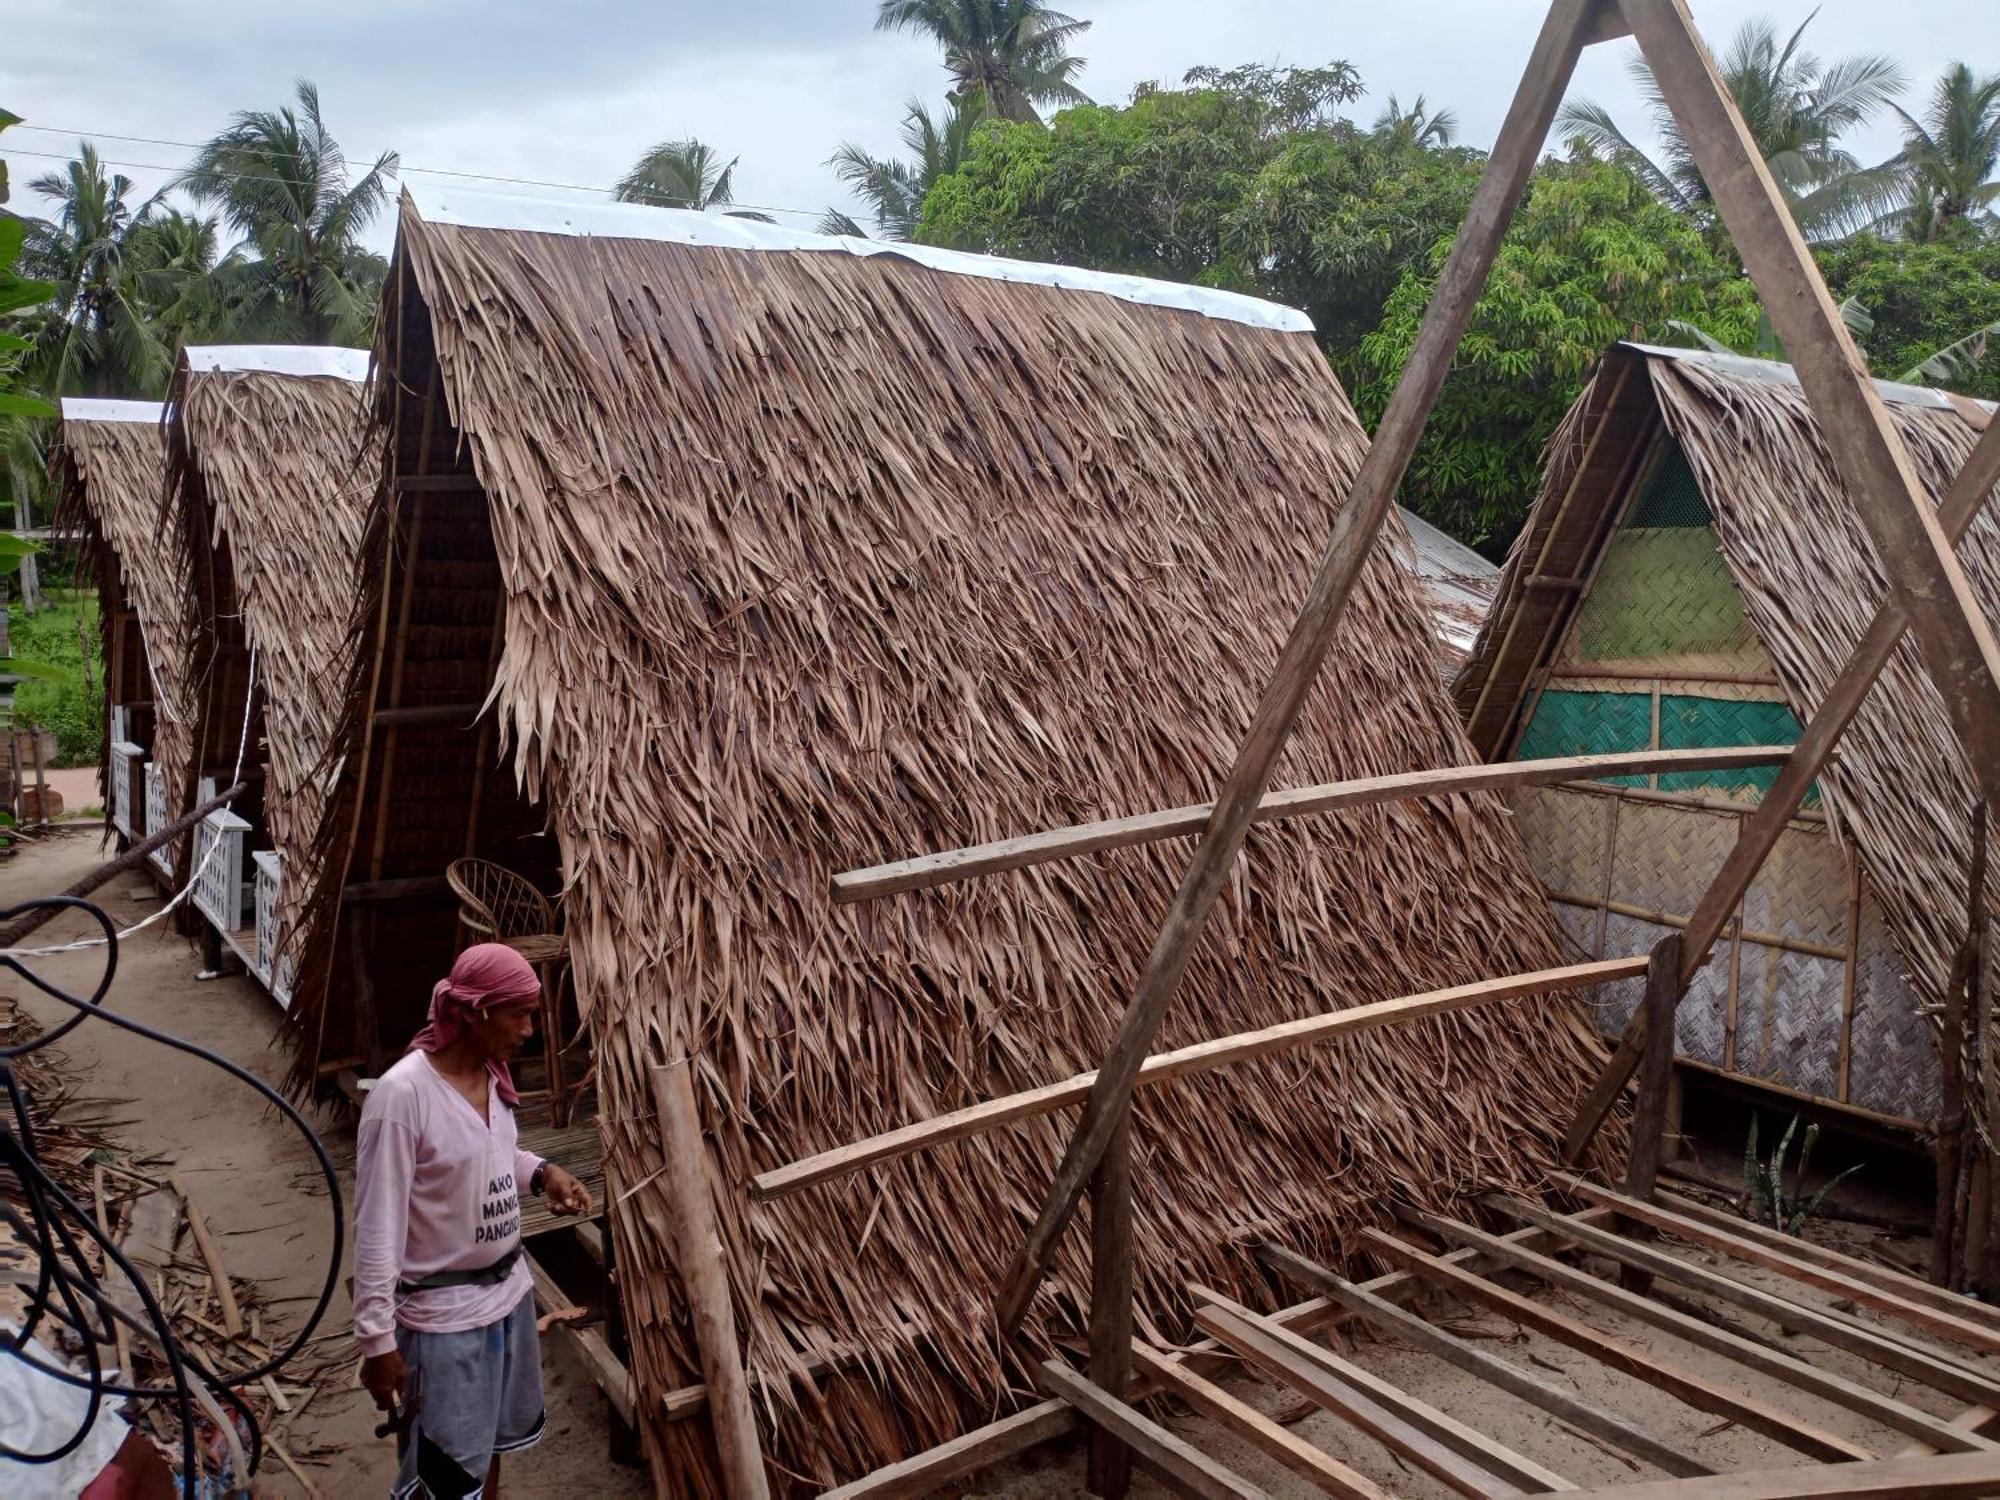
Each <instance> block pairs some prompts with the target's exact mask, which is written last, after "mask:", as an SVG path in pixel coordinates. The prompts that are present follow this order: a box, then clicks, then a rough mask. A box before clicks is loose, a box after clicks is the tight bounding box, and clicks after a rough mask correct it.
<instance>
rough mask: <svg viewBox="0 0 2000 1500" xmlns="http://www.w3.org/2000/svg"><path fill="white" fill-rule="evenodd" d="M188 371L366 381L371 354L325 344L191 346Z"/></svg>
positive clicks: (202, 373)
mask: <svg viewBox="0 0 2000 1500" xmlns="http://www.w3.org/2000/svg"><path fill="white" fill-rule="evenodd" d="M186 354H187V364H188V368H189V369H190V370H192V371H194V372H195V373H196V374H198V375H238V374H252V373H262V374H267V375H331V376H333V377H334V378H335V379H337V380H366V379H367V378H368V351H367V350H366V349H341V348H335V347H331V346H328V345H323V344H190V345H189V346H188V348H187V350H186Z"/></svg>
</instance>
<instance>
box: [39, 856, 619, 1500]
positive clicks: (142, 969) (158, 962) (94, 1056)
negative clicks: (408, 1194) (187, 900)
mask: <svg viewBox="0 0 2000 1500" xmlns="http://www.w3.org/2000/svg"><path fill="white" fill-rule="evenodd" d="M101 857H102V856H101V854H100V850H99V844H98V840H97V838H96V836H95V834H94V833H93V832H81V831H79V832H73V833H68V834H65V835H62V836H59V837H55V838H51V839H49V840H48V841H47V842H45V843H42V844H40V845H38V846H36V847H35V848H33V849H30V850H27V851H24V852H23V853H22V854H20V855H18V856H17V857H15V858H14V859H13V860H11V861H9V862H7V863H6V864H5V865H0V905H11V904H13V903H14V902H17V901H23V900H27V899H29V898H31V897H34V896H38V895H44V894H48V893H51V892H54V891H58V890H61V889H62V888H63V887H64V886H67V885H68V884H70V883H71V882H72V881H74V880H76V879H78V878H79V877H81V876H82V875H84V874H86V873H88V872H89V870H90V869H91V868H92V867H93V866H94V865H95V864H96V863H97V862H98V860H99V859H100V858H101ZM147 889H149V887H148V883H147V882H146V881H145V880H143V879H141V878H138V877H134V876H130V875H127V876H124V877H121V878H119V879H115V880H113V881H112V882H111V884H110V885H109V886H108V887H106V888H105V890H103V891H101V892H99V899H100V901H101V903H102V904H103V905H104V907H105V908H106V910H107V912H108V913H109V914H110V916H111V918H112V919H113V920H114V921H116V922H117V923H118V924H119V925H120V926H121V927H125V926H129V925H131V924H132V923H134V922H136V921H139V920H140V919H141V918H143V917H145V916H147V915H150V914H151V913H152V912H154V911H156V910H157V909H158V907H159V902H158V901H157V900H156V899H146V900H135V899H134V898H133V893H135V892H137V891H142V890H147ZM167 925H169V924H167V923H162V924H160V925H159V926H156V927H154V928H152V929H149V930H148V931H147V932H145V933H142V934H140V935H138V936H137V937H135V938H132V939H130V940H129V941H127V942H126V943H125V944H123V945H122V947H121V948H120V951H119V957H118V976H117V980H116V982H115V984H114V986H113V989H112V993H111V998H110V1003H111V1004H112V1005H113V1006H114V1007H116V1008H117V1009H118V1010H120V1011H121V1012H123V1013H125V1014H127V1015H130V1016H132V1017H134V1018H135V1019H137V1020H141V1021H145V1022H147V1023H148V1024H150V1025H153V1026H156V1027H159V1028H162V1029H165V1030H169V1031H172V1032H174V1033H176V1034H177V1035H179V1036H182V1037H185V1038H186V1039H188V1040H189V1041H193V1042H198V1043H200V1044H201V1045H202V1046H204V1047H208V1048H211V1049H213V1050H215V1051H217V1052H219V1053H221V1054H223V1055H224V1056H226V1057H228V1058H230V1059H231V1060H232V1061H234V1062H236V1063H237V1064H239V1065H240V1066H242V1067H245V1068H247V1069H248V1070H249V1071H251V1072H253V1073H255V1074H256V1075H257V1076H259V1077H261V1078H263V1079H264V1080H265V1081H266V1082H269V1083H272V1084H274V1085H275V1084H277V1083H278V1081H279V1079H280V1077H281V1075H282V1073H283V1071H284V1066H285V1056H284V1053H283V1052H282V1051H281V1050H280V1049H279V1048H278V1047H275V1046H273V1045H272V1043H273V1038H274V1035H275V1030H276V1019H277V1014H278V1013H277V1010H276V1007H275V1006H274V1005H273V1003H272V1001H271V999H270V998H269V997H268V996H267V995H266V994H265V993H264V992H263V991H262V990H261V989H259V988H258V987H257V986H256V985H255V984H254V983H252V982H251V981H250V980H248V979H242V978H229V979H220V980H215V981H212V982H209V983H198V982H196V980H195V978H194V975H195V972H196V970H197V969H199V968H200V964H199V963H198V962H197V960H196V955H195V953H194V950H193V949H192V948H191V947H190V946H189V945H188V944H187V942H186V941H185V940H184V939H182V938H180V937H177V936H175V935H174V934H172V933H171V932H162V931H161V928H162V927H165V926H167ZM87 930H88V928H87V924H86V923H85V922H84V921H83V920H82V919H80V918H67V917H66V918H62V919H59V920H58V921H57V922H54V923H51V924H50V925H49V926H48V927H46V928H44V929H42V932H41V933H40V934H38V935H37V939H36V941H37V942H49V943H53V942H56V941H65V940H68V939H70V938H75V937H80V936H84V935H86V932H87ZM43 962H45V963H46V964H47V965H48V969H47V972H48V973H49V974H50V976H51V977H52V978H54V979H56V980H58V981H59V982H61V983H64V984H66V985H69V986H72V987H82V988H86V989H87V988H88V987H89V985H90V984H91V983H94V981H95V979H96V976H97V975H98V974H99V973H100V972H101V964H102V959H101V957H99V956H98V955H97V954H96V953H82V954H67V955H62V956H59V957H55V958H50V959H47V960H43ZM0 983H4V984H5V986H6V989H7V991H8V992H11V993H14V994H17V995H19V996H20V997H21V998H22V1000H23V1001H24V1002H25V1003H26V1004H27V1006H28V1008H29V1009H30V1010H32V1011H33V1012H34V1013H35V1014H36V1015H37V1016H38V1017H40V1018H41V1019H42V1021H43V1022H44V1023H45V1024H48V1023H52V1022H54V1021H56V1020H58V1019H60V1017H61V1016H62V1015H64V1014H67V1012H66V1011H65V1010H64V1008H63V1007H61V1006H60V1005H59V1004H58V1003H57V1002H55V1001H53V1000H50V999H48V998H47V997H46V996H43V995H42V994H40V992H38V991H36V990H34V989H33V988H32V987H31V986H29V985H27V984H25V983H24V982H22V981H21V980H20V979H18V978H15V977H13V976H8V977H7V978H6V979H5V980H4V981H0ZM62 1045H63V1048H64V1050H65V1052H66V1053H67V1054H68V1056H69V1058H70V1060H71V1063H72V1067H73V1072H74V1074H75V1075H76V1078H77V1080H78V1083H79V1086H80V1088H81V1090H82V1091H84V1092H87V1093H90V1094H93V1095H97V1096H102V1097H109V1098H116V1099H121V1100H127V1101H130V1102H129V1104H128V1105H127V1106H126V1107H124V1108H121V1109H119V1110H117V1111H114V1112H113V1113H114V1114H115V1115H117V1116H118V1117H120V1118H122V1119H125V1120H127V1121H129V1123H127V1124H125V1125H124V1126H123V1127H121V1129H120V1130H119V1131H117V1132H114V1134H117V1135H119V1136H121V1137H122V1138H123V1139H124V1140H125V1141H127V1142H129V1143H130V1144H131V1145H132V1146H133V1148H134V1149H135V1150H140V1151H143V1152H145V1153H147V1154H151V1155H160V1156H165V1157H167V1158H168V1159H170V1160H172V1161H174V1162H175V1163H176V1164H177V1165H178V1169H179V1170H180V1172H181V1173H182V1175H183V1177H184V1178H185V1179H186V1181H187V1184H188V1188H189V1191H190V1192H191V1193H192V1194H193V1195H194V1197H195V1198H196V1199H197V1201H198V1202H199V1203H200V1205H201V1208H202V1211H203V1212H204V1213H205V1214H206V1215H207V1216H208V1219H209V1222H210V1224H211V1226H212V1228H213V1229H214V1231H215V1233H216V1236H217V1239H218V1241H219V1243H220V1245H221V1250H222V1255H223V1258H224V1260H225V1261H226V1263H227V1264H228V1267H229V1269H230V1271H231V1272H232V1273H233V1274H234V1275H236V1276H240V1277H249V1278H252V1279H254V1280H256V1281H258V1282H259V1283H260V1284H261V1286H262V1289H263V1292H264V1296H265V1299H266V1301H267V1304H268V1305H269V1309H270V1310H269V1312H268V1313H267V1318H268V1320H269V1321H270V1322H271V1323H273V1324H276V1325H278V1326H279V1327H282V1328H285V1329H287V1330H289V1329H292V1328H296V1326H297V1320H299V1319H302V1318H303V1317H304V1316H305V1315H306V1313H307V1312H308V1311H309V1310H310V1307H311V1302H312V1298H313V1296H314V1295H315V1294H316V1293H317V1291H318V1289H319V1285H320V1281H321V1278H322V1277H323V1276H324V1274H325V1266H326V1259H325V1257H326V1254H327V1236H328V1233H329V1217H328V1213H327V1206H326V1202H325V1197H324V1192H323V1189H322V1188H321V1187H320V1179H319V1175H318V1172H317V1170H316V1168H315V1167H314V1165H313V1159H312V1156H311V1154H310V1152H309V1150H308V1148H307V1147H306V1145H305V1143H304V1142H303V1141H302V1140H301V1139H300V1137H299V1136H298V1135H297V1133H296V1132H295V1131H294V1130H293V1129H292V1128H291V1127H290V1126H289V1125H288V1124H287V1123H286V1122H285V1121H284V1120H283V1119H282V1118H280V1117H278V1116H276V1115H275V1114H274V1113H272V1112H271V1111H270V1110H269V1109H268V1108H267V1106H266V1105H265V1104H264V1102H263V1101H262V1100H261V1099H260V1098H258V1097H257V1096H256V1095H255V1094H253V1093H251V1092H250V1091H249V1090H248V1089H246V1088H243V1087H242V1086H241V1085H238V1084H236V1083H234V1082H233V1081H231V1080H229V1079H228V1078H227V1077H226V1075H223V1074H220V1073H218V1072H217V1071H216V1070H215V1069H213V1068H211V1067H209V1066H207V1065H205V1064H203V1063H201V1062H200V1061H199V1060H197V1059H195V1058H191V1057H188V1056H186V1055H185V1054H182V1053H178V1052H174V1051H171V1050H169V1049H167V1048H163V1047H160V1046H157V1045H155V1044H153V1043H151V1042H149V1041H146V1040H145V1039H144V1038H141V1037H136V1036H134V1035H132V1034H131V1033H129V1032H124V1031H119V1030H117V1029H115V1028H113V1027H110V1026H104V1025H86V1026H84V1027H82V1028H81V1029H79V1030H78V1031H77V1032H75V1033H73V1034H72V1035H70V1036H69V1037H68V1038H66V1039H65V1040H64V1042H63V1044H62ZM316 1123H317V1124H318V1126H319V1128H320V1130H321V1133H322V1135H323V1137H324V1138H325V1140H326V1143H327V1146H328V1149H329V1150H330V1151H331V1153H332V1155H333V1157H334V1161H335V1164H336V1165H337V1166H338V1167H339V1169H340V1171H341V1174H342V1180H343V1186H344V1187H345V1188H346V1190H347V1191H348V1192H349V1194H350V1195H351V1192H352V1178H351V1169H352V1162H353V1149H354V1135H353V1130H352V1128H351V1125H350V1124H349V1123H348V1122H347V1121H346V1120H345V1119H340V1118H335V1117H333V1116H331V1115H322V1116H321V1117H320V1118H319V1119H318V1120H317V1121H316ZM346 1270H347V1267H346V1266H345V1265H343V1267H342V1276H341V1282H340V1288H339V1290H338V1291H337V1292H336V1294H335V1300H334V1302H333V1305H332V1308H331V1310H330V1311H329V1313H328V1317H327V1321H326V1322H325V1323H324V1324H323V1325H322V1331H323V1332H324V1331H332V1330H338V1329H345V1328H346V1327H347V1326H348V1325H347V1320H348V1316H349V1311H348V1301H347V1295H346ZM543 1378H544V1384H545V1388H546V1393H547V1398H548V1407H549V1434H548V1437H547V1438H546V1439H545V1440H544V1441H543V1442H542V1444H541V1445H540V1446H539V1447H538V1448H535V1449H533V1450H530V1451H529V1452H527V1453H524V1454H521V1455H518V1456H516V1457H511V1458H509V1459H508V1461H507V1474H508V1476H509V1478H508V1485H507V1488H508V1492H509V1493H511V1494H513V1495H517V1496H540V1495H588V1496H593V1497H596V1496H607V1497H615V1496H627V1495H632V1496H636V1495H643V1494H648V1493H650V1490H649V1487H648V1486H647V1484H646V1483H645V1478H644V1474H643V1471H641V1470H637V1469H629V1468H622V1467H618V1466H615V1465H613V1464H612V1463H611V1462H610V1461H609V1459H608V1458H607V1456H606V1450H605V1444H606V1428H605V1421H604V1404H603V1398H602V1396H601V1395H600V1394H599V1392H598V1390H597V1388H596V1387H595V1386H594V1385H592V1384H591V1382H590V1379H589V1376H588V1375H587V1374H585V1373H584V1371H583V1370H582V1368H581V1367H580V1366H579V1365H577V1364H576V1363H575V1362H574V1359H573V1356H571V1355H570V1354H569V1352H568V1350H567V1348H562V1349H556V1348H550V1349H549V1350H547V1351H545V1355H544V1360H543ZM376 1420H377V1418H376V1413H375V1411H374V1409H373V1407H372V1406H371V1405H370V1403H369V1402H368V1399H367V1397H366V1396H364V1395H363V1394H362V1392H361V1391H360V1390H359V1389H358V1388H340V1387H336V1386H333V1385H329V1386H328V1387H326V1388H325V1389H323V1390H321V1391H320V1392H319V1394H318V1395H316V1396H315V1397H314V1398H313V1400H312V1403H311V1405H310V1406H309V1407H308V1408H307V1409H306V1410H305V1411H304V1412H303V1413H301V1414H300V1417H299V1418H298V1420H297V1421H296V1422H295V1423H294V1425H293V1428H292V1432H293V1433H294V1434H295V1439H296V1440H295V1441H294V1442H293V1444H292V1446H293V1447H294V1448H295V1449H304V1448H311V1449H319V1448H326V1449H330V1450H332V1451H331V1453H330V1455H329V1456H328V1457H327V1458H326V1460H325V1461H324V1462H321V1463H316V1464H308V1465H307V1466H306V1467H307V1472H308V1473H309V1474H310V1475H311V1477H312V1479H313V1482H314V1484H315V1485H316V1486H317V1487H318V1490H319V1492H320V1494H322V1495H325V1496H343V1497H345V1496H366V1495H382V1494H386V1493H387V1492H388V1488H389V1482H390V1479H391V1477H392V1475H393V1473H394V1469H395V1452H394V1448H393V1445H392V1444H390V1443H389V1442H388V1441H387V1440H378V1439H376V1438H375V1437H373V1436H372V1432H371V1429H372V1428H373V1427H374V1425H375V1421H376ZM259 1493H260V1494H261V1495H271V1496H296V1495H300V1494H302V1493H303V1490H302V1488H301V1487H300V1486H299V1485H298V1483H297V1482H296V1481H295V1480H293V1479H291V1478H290V1477H289V1476H288V1475H286V1474H285V1473H284V1472H283V1471H282V1470H281V1469H278V1468H277V1467H276V1466H275V1465H274V1464H267V1465H266V1466H265V1471H264V1473H263V1475H262V1476H261V1482H260V1486H259Z"/></svg>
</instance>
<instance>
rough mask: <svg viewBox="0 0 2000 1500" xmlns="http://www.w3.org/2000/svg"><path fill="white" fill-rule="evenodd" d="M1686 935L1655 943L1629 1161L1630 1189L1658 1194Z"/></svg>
mask: <svg viewBox="0 0 2000 1500" xmlns="http://www.w3.org/2000/svg"><path fill="white" fill-rule="evenodd" d="M1681 941H1682V939H1681V935H1680V934H1679V933H1678V932H1670V933H1668V934H1667V935H1666V936H1665V937H1663V938H1661V939H1660V940H1659V941H1658V942H1657V943H1655V944H1653V951H1652V955H1651V959H1650V962H1649V964H1648V966H1647V969H1646V995H1645V998H1644V999H1643V1000H1642V1001H1640V1004H1641V1005H1642V1006H1643V1007H1644V1008H1645V1011H1646V1058H1645V1061H1644V1063H1643V1064H1642V1065H1641V1067H1640V1070H1639V1108H1638V1111H1637V1113H1636V1114H1635V1115H1634V1116H1633V1119H1632V1148H1631V1151H1630V1153H1629V1154H1628V1155H1627V1157H1626V1159H1625V1191H1626V1192H1627V1193H1629V1194H1631V1195H1632V1196H1633V1197H1634V1198H1648V1199H1650V1198H1651V1197H1652V1196H1653V1184H1654V1183H1655V1182H1656V1181H1657V1180H1658V1178H1659V1175H1660V1161H1661V1158H1662V1157H1663V1156H1664V1154H1665V1149H1666V1138H1667V1104H1668V1097H1667V1096H1668V1095H1669V1094H1670V1093H1671V1092H1672V1090H1673V1081H1674V1002H1675V1001H1676V1000H1678V999H1679V998H1680V993H1679V992H1680V962H1681Z"/></svg>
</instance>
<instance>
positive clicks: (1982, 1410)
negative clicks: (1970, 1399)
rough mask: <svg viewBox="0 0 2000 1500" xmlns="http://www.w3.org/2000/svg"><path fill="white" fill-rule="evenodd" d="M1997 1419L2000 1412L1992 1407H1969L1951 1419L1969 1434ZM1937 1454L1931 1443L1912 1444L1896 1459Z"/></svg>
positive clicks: (1953, 1423)
mask: <svg viewBox="0 0 2000 1500" xmlns="http://www.w3.org/2000/svg"><path fill="white" fill-rule="evenodd" d="M1995 1417H2000V1411H1996V1410H1994V1409H1993V1408H1992V1407H1990V1406H1968V1407H1967V1408H1966V1409H1965V1410H1964V1411H1962V1412H1960V1413H1959V1414H1958V1415H1957V1416H1955V1417H1953V1418H1952V1419H1951V1425H1952V1426H1954V1427H1962V1428H1964V1429H1965V1431H1967V1432H1978V1431H1979V1430H1980V1429H1981V1428H1983V1427H1985V1426H1986V1424H1987V1423H1988V1422H1991V1421H1992V1420H1993V1419H1994V1418H1995ZM1935 1452H1937V1449H1935V1448H1933V1447H1932V1446H1931V1445H1930V1444H1929V1443H1912V1444H1910V1446H1909V1447H1907V1448H1905V1449H1903V1450H1902V1451H1901V1452H1899V1453H1898V1454H1897V1455H1896V1457H1898V1458H1922V1457H1923V1456H1924V1455H1925V1454H1927V1453H1935Z"/></svg>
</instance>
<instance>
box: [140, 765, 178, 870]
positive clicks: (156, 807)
mask: <svg viewBox="0 0 2000 1500" xmlns="http://www.w3.org/2000/svg"><path fill="white" fill-rule="evenodd" d="M167 821H168V820H167V784H166V778H165V777H164V776H162V775H161V774H160V766H159V762H157V761H151V760H149V761H147V762H146V832H147V833H148V834H153V833H157V832H159V830H160V829H162V828H165V827H166V826H167ZM146 858H147V859H148V860H150V861H151V862H152V864H153V866H154V868H156V869H157V870H159V872H160V873H161V874H162V875H165V876H166V877H167V878H168V879H172V878H173V873H174V846H173V845H172V844H171V843H166V844H162V845H161V846H160V847H159V848H157V849H155V850H154V851H153V852H152V853H151V854H149V855H147V856H146Z"/></svg>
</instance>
